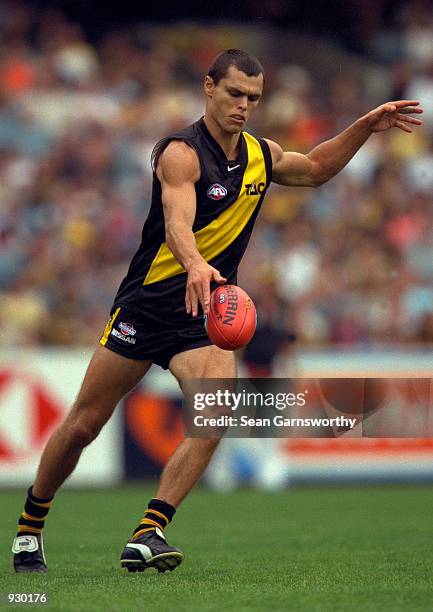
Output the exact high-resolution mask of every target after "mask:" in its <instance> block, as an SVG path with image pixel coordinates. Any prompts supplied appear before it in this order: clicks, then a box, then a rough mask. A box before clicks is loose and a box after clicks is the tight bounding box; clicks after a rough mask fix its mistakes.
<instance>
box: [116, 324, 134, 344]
mask: <svg viewBox="0 0 433 612" xmlns="http://www.w3.org/2000/svg"><path fill="white" fill-rule="evenodd" d="M119 327H120V325H119ZM134 334H135V329H134ZM111 335H112V336H114V337H115V338H118V339H119V340H122V342H127V343H128V344H135V343H136V341H137V338H131V336H126V335H124V334H123V333H121V332H120V331H118V330H117V329H115V328H114V327H113V329H112V330H111Z"/></svg>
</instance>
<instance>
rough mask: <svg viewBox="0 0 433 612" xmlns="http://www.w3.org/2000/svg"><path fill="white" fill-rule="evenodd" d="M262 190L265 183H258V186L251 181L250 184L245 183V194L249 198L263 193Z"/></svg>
mask: <svg viewBox="0 0 433 612" xmlns="http://www.w3.org/2000/svg"><path fill="white" fill-rule="evenodd" d="M264 189H265V183H259V184H258V185H256V181H253V182H252V183H247V184H246V185H245V191H246V194H247V195H249V196H258V195H260V194H261V193H263V191H264Z"/></svg>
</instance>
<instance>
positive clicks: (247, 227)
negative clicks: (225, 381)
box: [12, 49, 422, 572]
mask: <svg viewBox="0 0 433 612" xmlns="http://www.w3.org/2000/svg"><path fill="white" fill-rule="evenodd" d="M263 80H264V71H263V68H262V66H261V64H260V63H259V62H258V60H257V59H256V58H254V57H253V56H252V55H250V54H248V53H246V52H245V51H240V50H236V49H230V50H228V51H224V52H223V53H221V54H220V55H218V57H217V58H216V59H215V60H214V62H213V64H212V66H211V67H210V69H209V72H208V74H207V75H206V77H205V79H204V93H205V97H206V110H205V115H204V117H203V118H202V119H200V120H199V121H197V122H196V123H194V124H193V125H190V126H189V127H187V128H185V129H184V130H182V131H180V132H178V133H176V134H172V135H170V136H167V137H166V138H164V139H163V140H161V141H160V142H159V143H157V145H156V146H155V149H154V151H153V155H152V163H153V169H154V178H153V192H152V202H151V208H150V213H149V216H148V218H147V220H146V222H145V224H144V227H143V234H142V242H141V244H140V246H139V248H138V251H137V252H136V254H135V255H134V257H133V259H132V262H131V264H130V267H129V270H128V273H127V275H126V276H125V278H124V280H123V281H122V283H121V285H120V288H119V291H118V293H117V295H116V297H115V299H114V305H113V308H112V309H111V313H110V314H111V316H110V319H109V322H108V324H107V326H106V328H105V331H104V333H103V336H102V338H101V340H100V343H99V346H98V347H97V348H96V350H95V353H94V355H93V357H92V359H91V362H90V365H89V367H88V370H87V372H86V375H85V377H84V381H83V384H82V387H81V389H80V391H79V393H78V397H77V399H76V401H75V403H74V405H73V407H72V410H71V412H70V413H69V414H68V416H67V417H66V419H65V421H64V422H63V424H62V425H61V426H60V427H59V428H58V429H57V431H55V432H54V434H53V435H52V436H51V438H50V440H49V441H48V443H47V445H46V447H45V450H44V452H43V454H42V458H41V461H40V465H39V469H38V472H37V476H36V480H35V482H34V484H33V486H31V487H30V488H29V490H28V494H27V499H26V501H25V506H24V511H23V513H22V514H21V516H20V518H19V521H18V532H17V536H16V538H15V540H14V543H13V547H12V551H13V553H14V559H13V561H14V567H15V570H16V571H17V572H46V571H47V565H46V560H45V556H44V550H43V538H42V533H43V528H44V524H45V519H46V517H47V514H48V512H49V509H50V507H51V504H52V501H53V497H54V495H55V493H56V492H57V490H58V489H59V487H60V486H61V485H62V484H63V482H64V481H65V480H66V478H68V476H69V475H70V474H71V473H72V471H73V470H74V468H75V466H76V464H77V462H78V459H79V457H80V455H81V452H82V451H83V449H84V447H85V446H86V445H88V444H90V442H92V440H94V439H95V438H96V436H97V435H98V433H99V432H100V430H101V428H102V427H103V426H104V425H105V423H106V422H107V421H108V419H109V418H110V417H111V415H112V413H113V411H114V409H115V408H116V405H117V404H118V402H119V401H120V400H121V399H122V398H123V397H124V396H125V394H126V393H128V392H129V391H130V390H131V389H133V387H135V385H137V383H139V382H140V380H141V379H142V378H143V376H144V375H145V374H146V372H147V371H148V370H149V368H150V366H151V365H152V363H156V364H157V365H159V366H161V367H162V368H164V369H167V368H168V369H169V370H170V371H171V373H172V374H173V375H174V376H175V377H176V379H177V381H178V383H179V385H180V387H181V388H183V389H184V388H185V386H186V384H187V381H188V379H190V378H233V377H235V376H236V365H235V359H234V355H233V353H232V352H230V351H224V350H221V349H220V348H218V347H216V346H214V345H212V343H211V341H210V339H209V338H208V336H207V335H206V332H205V329H204V323H203V315H204V314H207V313H208V310H209V300H210V291H211V290H213V289H214V288H215V287H216V286H217V284H221V283H225V282H228V283H233V284H236V281H237V269H238V266H239V263H240V261H241V258H242V255H243V253H244V251H245V249H246V246H247V244H248V241H249V239H250V236H251V232H252V230H253V226H254V222H255V220H256V217H257V214H258V212H259V209H260V207H261V204H262V202H263V199H264V197H265V194H266V191H267V189H268V186H269V184H270V183H271V181H274V182H276V183H279V184H281V185H299V186H313V187H316V186H319V185H321V184H322V183H324V182H325V181H327V180H329V179H330V178H331V177H333V176H334V175H335V174H337V173H338V172H339V171H340V170H341V169H342V168H343V167H344V166H345V165H346V164H347V162H348V161H349V160H350V159H351V158H352V157H353V155H354V154H355V153H356V152H357V151H358V149H359V148H360V147H361V146H362V145H363V144H364V143H365V142H366V140H367V139H368V138H369V136H370V135H371V134H373V133H374V132H382V131H385V130H388V129H390V128H394V127H395V128H399V129H401V130H403V131H405V132H411V131H412V130H411V126H414V125H421V121H420V120H419V119H417V118H415V117H412V116H411V115H412V114H418V113H421V112H422V109H421V108H420V107H419V102H418V101H417V100H399V101H396V102H387V103H386V104H382V105H381V106H379V107H378V108H376V109H374V110H372V111H370V112H369V113H367V114H366V115H364V116H363V117H361V118H360V119H358V120H357V121H355V123H353V124H352V125H351V126H349V127H348V128H347V129H346V130H345V131H344V132H342V133H341V134H339V135H338V136H336V137H335V138H333V139H331V140H328V141H326V142H324V143H322V144H320V145H318V146H317V147H315V148H314V149H313V150H312V151H311V152H310V153H308V154H307V155H302V154H300V153H291V152H283V150H282V149H281V147H280V146H279V145H278V144H276V143H275V142H272V141H270V140H266V139H260V138H259V139H258V138H255V137H253V136H251V135H250V134H249V133H248V132H244V131H243V129H244V127H245V124H246V122H247V121H248V119H249V117H250V115H251V113H252V112H253V111H254V109H255V108H256V107H257V105H258V103H259V101H260V98H261V96H262V91H263ZM299 111H300V113H301V112H302V109H299ZM347 205H348V206H350V202H348V204H347ZM217 444H218V439H215V438H210V439H203V438H187V439H185V440H184V441H183V442H181V444H180V445H179V446H178V448H177V449H176V451H175V452H174V454H173V455H172V457H171V458H170V459H169V461H168V463H167V465H166V466H165V468H164V471H163V473H162V476H161V480H160V483H159V487H158V490H157V492H156V496H155V498H153V499H151V500H150V502H149V504H148V506H147V509H146V510H145V511H144V516H143V518H142V519H141V521H140V522H139V524H138V525H137V527H136V529H135V530H134V532H133V533H132V535H131V538H130V539H129V541H128V543H127V544H126V546H125V549H124V551H123V552H122V555H121V565H122V566H124V567H127V568H128V569H129V570H130V571H137V570H138V571H142V570H144V569H145V568H147V567H155V568H157V569H158V570H159V571H161V572H164V571H166V570H173V569H175V568H176V567H177V566H178V565H179V564H180V563H181V562H182V560H183V553H182V552H181V551H180V550H179V549H177V548H174V547H172V546H170V545H168V544H167V542H166V540H165V537H164V533H163V532H164V528H165V527H166V526H167V525H168V524H169V523H170V522H171V520H172V519H173V516H174V513H175V512H176V509H177V507H178V506H179V504H180V503H181V502H182V500H183V499H184V497H185V496H186V495H187V494H188V493H189V491H190V490H191V488H192V487H193V486H194V485H195V483H196V482H197V481H198V479H199V478H200V476H201V475H202V474H203V471H204V470H205V468H206V466H207V465H208V463H209V460H210V459H211V457H212V454H213V452H214V450H215V448H216V446H217Z"/></svg>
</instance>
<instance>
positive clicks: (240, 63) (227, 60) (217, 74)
mask: <svg viewBox="0 0 433 612" xmlns="http://www.w3.org/2000/svg"><path fill="white" fill-rule="evenodd" d="M230 66H235V67H236V68H237V69H238V70H241V71H242V72H245V74H246V75H247V76H259V74H263V76H265V71H264V70H263V66H262V65H261V63H260V62H259V60H258V59H257V58H256V57H254V55H251V53H248V52H247V51H242V50H241V49H227V51H223V52H222V53H220V54H219V55H217V56H216V58H215V59H214V61H213V62H212V65H211V67H210V68H209V70H208V73H207V76H210V78H211V79H212V81H213V82H214V83H215V85H218V83H219V82H220V80H221V79H224V78H225V77H226V76H227V72H228V70H229V68H230Z"/></svg>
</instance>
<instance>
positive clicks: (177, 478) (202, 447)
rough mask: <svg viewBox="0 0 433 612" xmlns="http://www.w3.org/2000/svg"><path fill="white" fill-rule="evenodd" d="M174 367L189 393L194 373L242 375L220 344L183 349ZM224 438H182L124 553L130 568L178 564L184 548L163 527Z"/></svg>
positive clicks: (173, 361)
mask: <svg viewBox="0 0 433 612" xmlns="http://www.w3.org/2000/svg"><path fill="white" fill-rule="evenodd" d="M169 367H170V370H171V372H172V374H174V376H175V377H176V378H177V380H178V382H179V384H180V386H181V388H182V390H183V392H184V393H188V380H189V379H192V378H235V376H236V363H235V358H234V355H233V353H231V352H228V351H223V350H221V349H219V348H218V347H216V346H205V347H201V348H196V349H192V350H189V351H185V352H182V353H178V354H177V355H175V356H174V357H173V358H172V359H171V361H170V365H169ZM218 443H219V439H218V438H186V439H185V440H184V441H183V442H181V444H180V445H179V446H178V448H177V449H176V451H175V452H174V454H173V455H172V456H171V458H170V459H169V461H168V463H167V465H166V466H165V468H164V471H163V473H162V476H161V480H160V484H159V488H158V491H157V494H156V497H155V498H154V499H152V500H151V501H150V503H149V505H148V508H147V510H146V511H145V513H144V518H143V519H142V520H141V521H140V524H139V525H138V527H137V528H136V529H135V531H134V534H133V536H132V538H131V540H130V541H129V542H128V544H127V545H126V547H125V549H124V551H123V553H122V557H121V562H122V566H123V567H127V568H128V570H129V571H143V569H145V568H146V567H149V566H152V567H156V568H157V569H158V571H160V572H164V571H166V570H167V569H168V570H173V569H175V568H176V567H177V566H178V565H179V563H181V562H182V560H183V553H182V551H180V550H179V549H177V548H174V547H171V546H169V545H168V544H167V543H166V541H165V538H164V535H163V530H164V528H165V527H166V526H167V525H168V523H170V522H171V520H172V518H173V515H174V513H175V512H176V508H177V506H178V505H179V504H180V503H181V501H182V500H183V499H184V497H185V496H186V495H187V494H188V493H189V491H190V490H191V489H192V487H193V486H194V485H195V483H196V482H197V481H198V480H199V478H200V477H201V475H202V474H203V472H204V470H205V469H206V467H207V465H208V463H209V461H210V459H211V457H212V455H213V453H214V451H215V449H216V447H217V446H218Z"/></svg>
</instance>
